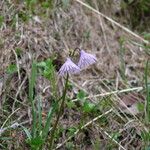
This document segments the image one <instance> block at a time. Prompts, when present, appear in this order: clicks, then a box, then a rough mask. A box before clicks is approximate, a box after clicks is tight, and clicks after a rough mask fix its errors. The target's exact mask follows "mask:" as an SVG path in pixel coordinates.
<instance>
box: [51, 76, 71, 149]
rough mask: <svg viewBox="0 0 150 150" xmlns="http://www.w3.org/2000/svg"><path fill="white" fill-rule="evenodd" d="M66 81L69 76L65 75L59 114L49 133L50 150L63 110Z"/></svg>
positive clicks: (66, 87)
mask: <svg viewBox="0 0 150 150" xmlns="http://www.w3.org/2000/svg"><path fill="white" fill-rule="evenodd" d="M68 79H69V74H67V78H66V83H65V88H64V91H63V95H62V102H61V105H60V109H59V112H58V115H57V118H56V122H55V124H54V127H53V129H52V132H51V138H50V146H49V149H50V150H51V149H52V147H53V141H54V136H55V131H56V128H57V125H58V122H59V119H60V116H61V114H62V111H63V108H64V104H65V99H66V93H67V89H68Z"/></svg>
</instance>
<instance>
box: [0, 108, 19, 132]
mask: <svg viewBox="0 0 150 150" xmlns="http://www.w3.org/2000/svg"><path fill="white" fill-rule="evenodd" d="M18 110H20V108H18V109H16V110H15V111H14V112H12V113H11V114H10V115H9V116H8V118H7V119H6V120H5V122H4V123H3V125H2V126H1V128H0V129H2V128H3V127H4V126H5V124H6V123H7V121H8V120H9V118H11V116H12V115H13V114H15V113H16V112H17V111H18Z"/></svg>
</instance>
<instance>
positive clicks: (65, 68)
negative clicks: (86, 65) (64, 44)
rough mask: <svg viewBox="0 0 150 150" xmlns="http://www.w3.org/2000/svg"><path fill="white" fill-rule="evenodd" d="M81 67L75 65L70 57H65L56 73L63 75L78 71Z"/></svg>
mask: <svg viewBox="0 0 150 150" xmlns="http://www.w3.org/2000/svg"><path fill="white" fill-rule="evenodd" d="M80 71H81V69H80V68H79V67H78V66H77V65H76V64H74V63H73V62H72V61H71V59H70V58H67V60H66V62H65V63H64V64H63V65H62V66H61V68H60V70H59V72H58V74H59V75H61V76H63V75H65V74H67V73H68V74H75V73H78V72H80Z"/></svg>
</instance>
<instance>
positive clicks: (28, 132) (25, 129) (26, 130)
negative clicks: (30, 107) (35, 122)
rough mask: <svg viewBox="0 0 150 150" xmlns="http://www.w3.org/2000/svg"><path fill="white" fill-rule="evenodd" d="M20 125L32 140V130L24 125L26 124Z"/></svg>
mask: <svg viewBox="0 0 150 150" xmlns="http://www.w3.org/2000/svg"><path fill="white" fill-rule="evenodd" d="M20 126H21V127H22V129H23V130H24V132H25V133H26V135H27V137H28V139H29V140H31V138H32V135H31V134H30V131H29V130H28V129H27V128H26V127H24V126H22V125H20Z"/></svg>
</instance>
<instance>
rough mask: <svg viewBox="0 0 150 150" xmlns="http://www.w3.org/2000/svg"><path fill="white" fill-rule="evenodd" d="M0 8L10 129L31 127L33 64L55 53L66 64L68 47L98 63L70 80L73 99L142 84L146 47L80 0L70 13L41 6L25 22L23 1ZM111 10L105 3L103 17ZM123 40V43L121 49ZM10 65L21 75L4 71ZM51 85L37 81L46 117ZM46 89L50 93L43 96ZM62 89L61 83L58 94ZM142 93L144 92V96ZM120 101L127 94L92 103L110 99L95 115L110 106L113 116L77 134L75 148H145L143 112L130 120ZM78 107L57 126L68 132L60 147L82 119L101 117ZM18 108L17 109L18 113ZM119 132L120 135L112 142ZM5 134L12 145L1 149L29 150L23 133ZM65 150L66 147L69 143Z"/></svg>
mask: <svg viewBox="0 0 150 150" xmlns="http://www.w3.org/2000/svg"><path fill="white" fill-rule="evenodd" d="M94 2H95V8H98V3H97V1H96V0H94ZM0 5H1V6H0V7H1V10H0V11H1V14H2V15H3V16H4V22H3V25H2V27H1V30H0V65H1V67H0V112H1V113H0V120H1V121H2V122H1V123H0V125H2V124H3V123H4V121H5V120H6V119H7V118H8V116H9V115H10V114H13V115H12V117H10V119H9V121H8V122H7V123H6V126H9V125H11V124H12V123H14V122H19V123H22V124H24V125H26V126H27V127H30V126H31V110H30V107H29V105H28V77H29V74H30V71H31V63H32V60H33V59H35V60H37V61H42V60H46V59H48V58H50V57H51V56H52V55H53V54H55V53H56V54H58V53H59V55H60V56H61V57H60V58H59V59H61V60H60V61H62V62H64V59H65V57H66V56H67V55H68V53H69V49H74V48H76V47H80V48H83V49H85V50H87V51H89V52H91V53H94V54H96V56H97V58H98V62H97V64H95V65H93V66H91V67H90V68H88V69H87V70H85V71H82V73H81V74H80V75H77V76H72V77H71V79H70V81H71V82H72V84H73V85H74V86H73V92H71V93H69V96H70V98H72V99H74V98H76V93H77V92H78V91H79V90H81V89H82V90H84V91H85V92H86V93H87V94H88V95H89V96H94V95H97V94H100V93H105V92H111V91H114V90H122V89H126V88H130V87H140V86H143V76H144V67H145V61H146V60H147V59H149V55H148V54H147V53H146V52H145V49H144V48H143V47H140V46H139V45H142V44H143V43H142V42H141V41H139V39H137V38H136V37H133V36H132V35H131V34H130V33H127V32H125V31H124V30H122V29H120V28H119V27H117V26H115V25H114V24H112V22H110V21H108V20H106V19H105V18H103V17H101V16H99V15H97V14H96V13H94V12H93V11H91V10H89V9H88V8H86V7H84V6H82V5H80V4H79V3H77V2H76V1H71V2H70V5H69V6H68V7H67V8H66V9H64V8H63V7H59V6H57V7H56V8H54V9H53V10H46V11H45V10H42V8H41V7H40V6H39V5H37V6H36V7H35V8H36V10H35V14H32V16H31V18H30V17H29V18H27V21H23V18H21V17H20V16H19V14H21V13H27V12H26V8H25V5H24V4H23V3H21V2H20V3H19V4H18V3H17V2H16V3H15V2H9V1H7V0H6V1H5V0H2V2H1V3H0ZM108 6H109V5H106V3H105V7H104V8H103V9H102V13H105V11H106V8H109V7H108ZM114 10H115V9H114V5H113V7H110V9H109V10H108V12H106V14H107V15H109V17H112V18H113V17H115V16H113V15H114ZM98 11H99V10H98ZM111 14H113V15H112V16H111ZM120 39H124V43H123V45H121V42H120ZM121 46H122V47H123V48H124V49H125V52H124V54H123V60H121V57H120V51H121V50H120V49H121ZM16 48H19V49H20V50H21V51H20V55H19V57H16V56H17V54H16ZM121 61H123V63H124V64H125V70H124V71H125V72H124V73H125V76H126V79H125V80H123V78H122V75H121ZM10 64H17V67H18V72H17V73H15V74H13V75H8V74H7V73H6V68H7V67H8V66H9V65H10ZM48 86H49V82H48V81H47V80H46V79H44V78H43V77H38V79H37V86H36V89H35V91H36V93H38V94H39V95H40V96H41V97H42V102H43V109H44V110H43V111H44V112H43V113H44V114H45V113H46V112H47V109H48V108H49V106H50V101H51V99H50V95H51V92H50V89H49V88H47V87H48ZM45 88H47V89H46V91H45V92H44V93H43V90H44V89H45ZM61 89H62V85H61V86H60V92H61ZM142 94H143V93H142V92H140V95H142ZM122 97H124V95H122V94H119V95H118V94H117V93H116V94H114V95H112V94H111V95H110V96H108V97H100V98H89V99H88V100H89V101H91V102H92V103H99V102H101V101H104V103H105V101H108V104H107V102H106V104H104V106H105V105H106V107H102V108H103V110H102V112H97V113H100V114H103V113H104V114H105V112H107V111H109V109H111V107H112V113H110V114H109V115H106V117H104V118H103V119H104V120H101V122H99V121H97V122H94V123H91V124H90V126H88V127H86V128H85V129H84V130H83V132H79V133H78V134H77V135H76V136H75V137H73V138H72V139H70V142H72V143H73V144H74V149H89V150H90V149H94V146H95V147H96V146H97V147H98V148H97V149H107V148H108V145H109V146H111V147H112V148H113V149H118V148H119V147H120V145H121V146H122V147H123V148H124V149H133V148H135V149H136V150H138V149H139V150H140V149H141V148H142V146H143V145H142V144H143V143H142V140H141V137H140V134H141V131H144V130H146V128H147V127H145V125H144V123H142V116H143V113H141V114H140V115H139V116H135V115H134V114H132V113H133V112H132V111H131V112H130V115H129V116H128V115H127V114H125V113H124V112H122V110H120V107H118V102H119V100H120V98H122ZM16 99H17V100H16ZM109 103H110V104H109ZM76 105H77V106H78V105H79V106H78V107H79V108H75V109H69V108H66V109H65V112H64V115H63V117H62V118H61V122H60V125H59V127H63V128H64V129H66V130H64V132H62V133H61V134H60V135H59V137H60V138H58V140H57V141H56V143H57V144H58V143H63V141H65V140H66V139H67V138H68V137H69V135H68V133H67V132H68V129H67V128H69V127H76V126H78V124H79V123H81V120H82V121H83V124H86V122H89V121H91V120H92V119H93V118H95V117H97V116H98V114H89V115H86V114H84V113H83V112H82V110H81V108H80V104H78V103H77V104H76ZM110 105H111V107H110ZM100 107H101V106H100ZM18 108H19V109H18ZM15 110H17V111H16V112H15V113H14V111H15ZM100 114H99V115H100ZM43 118H44V116H43ZM131 131H132V132H131ZM115 133H118V134H119V136H118V138H117V139H115V138H113V140H112V141H111V138H112V137H113V134H115ZM6 136H9V137H13V138H14V140H13V142H12V141H10V142H7V141H6V142H5V141H2V145H7V146H8V149H10V150H12V149H18V148H20V149H28V147H27V145H26V144H24V143H25V135H24V133H23V131H20V130H19V131H10V132H8V133H6ZM46 147H47V146H46ZM0 149H1V148H0ZM45 149H48V148H45ZM62 149H66V147H65V144H64V146H63V147H62ZM95 149H96V148H95ZM120 149H121V148H120Z"/></svg>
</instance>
